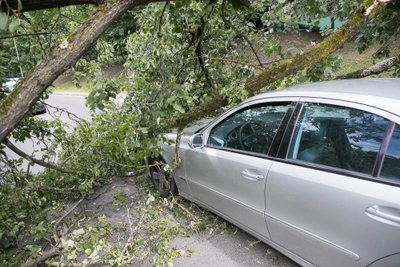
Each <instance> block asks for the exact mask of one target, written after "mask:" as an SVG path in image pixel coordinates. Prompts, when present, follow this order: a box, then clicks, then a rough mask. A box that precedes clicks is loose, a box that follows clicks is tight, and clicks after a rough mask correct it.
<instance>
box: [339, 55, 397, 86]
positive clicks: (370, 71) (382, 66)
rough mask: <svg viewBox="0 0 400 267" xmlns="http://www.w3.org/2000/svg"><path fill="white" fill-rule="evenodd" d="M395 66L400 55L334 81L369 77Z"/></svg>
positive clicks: (341, 76)
mask: <svg viewBox="0 0 400 267" xmlns="http://www.w3.org/2000/svg"><path fill="white" fill-rule="evenodd" d="M396 65H400V55H397V56H396V57H391V58H388V59H385V60H382V61H381V62H378V63H376V64H375V65H373V66H371V67H369V68H364V69H360V70H356V71H354V72H350V73H347V74H344V75H340V76H337V77H336V78H335V79H336V80H338V79H355V78H364V77H367V76H370V75H374V74H379V73H382V72H384V71H387V70H389V69H390V68H392V67H394V66H396Z"/></svg>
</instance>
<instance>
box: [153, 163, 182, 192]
mask: <svg viewBox="0 0 400 267" xmlns="http://www.w3.org/2000/svg"><path fill="white" fill-rule="evenodd" d="M148 163H149V165H154V166H151V167H150V176H151V181H152V182H153V185H154V187H155V188H156V190H157V191H158V192H159V193H160V196H161V197H168V196H170V195H174V196H175V195H177V194H178V188H177V187H176V184H175V181H174V178H173V176H172V175H171V174H169V173H168V172H166V171H165V170H164V168H163V167H164V165H165V161H164V160H163V159H160V158H157V159H150V160H149V162H148ZM156 163H158V164H157V165H156Z"/></svg>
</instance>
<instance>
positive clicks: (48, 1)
mask: <svg viewBox="0 0 400 267" xmlns="http://www.w3.org/2000/svg"><path fill="white" fill-rule="evenodd" d="M18 2H20V3H21V7H22V10H18ZM103 2H104V0H20V1H18V0H4V1H2V3H1V10H2V11H3V12H6V13H9V14H12V13H14V11H20V12H24V11H32V10H41V9H48V8H57V7H64V6H72V5H82V4H95V5H99V4H101V3H103Z"/></svg>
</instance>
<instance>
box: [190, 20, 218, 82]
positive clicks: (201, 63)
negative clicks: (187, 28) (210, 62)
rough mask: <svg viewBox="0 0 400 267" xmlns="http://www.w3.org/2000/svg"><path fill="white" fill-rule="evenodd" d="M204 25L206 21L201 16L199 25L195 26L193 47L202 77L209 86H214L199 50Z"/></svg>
mask: <svg viewBox="0 0 400 267" xmlns="http://www.w3.org/2000/svg"><path fill="white" fill-rule="evenodd" d="M205 27H206V22H205V20H204V18H201V25H200V26H199V27H198V28H197V33H196V36H197V38H198V39H197V45H196V49H195V53H196V56H197V59H198V61H199V65H200V68H201V69H202V70H203V73H204V77H205V78H206V81H207V84H208V86H209V87H210V88H215V86H214V82H213V81H212V79H211V75H210V72H209V71H208V69H207V67H206V64H205V62H204V58H203V54H202V52H201V43H202V41H203V34H204V28H205Z"/></svg>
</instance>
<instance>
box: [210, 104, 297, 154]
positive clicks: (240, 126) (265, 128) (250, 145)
mask: <svg viewBox="0 0 400 267" xmlns="http://www.w3.org/2000/svg"><path fill="white" fill-rule="evenodd" d="M289 105H290V103H284V104H274V105H258V106H253V107H250V108H246V109H245V110H241V111H239V112H237V113H235V114H233V115H232V116H230V117H228V118H227V119H225V120H224V121H222V122H221V123H219V124H218V125H217V126H215V127H214V128H213V129H212V130H211V133H210V136H209V138H208V142H207V143H208V145H210V146H212V147H225V148H233V149H238V150H243V151H249V152H255V153H263V154H267V153H268V150H269V148H270V146H271V144H272V141H273V139H274V137H275V134H276V132H277V131H278V128H279V125H280V123H281V121H282V119H283V117H284V116H285V114H286V112H287V110H288V108H289Z"/></svg>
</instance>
